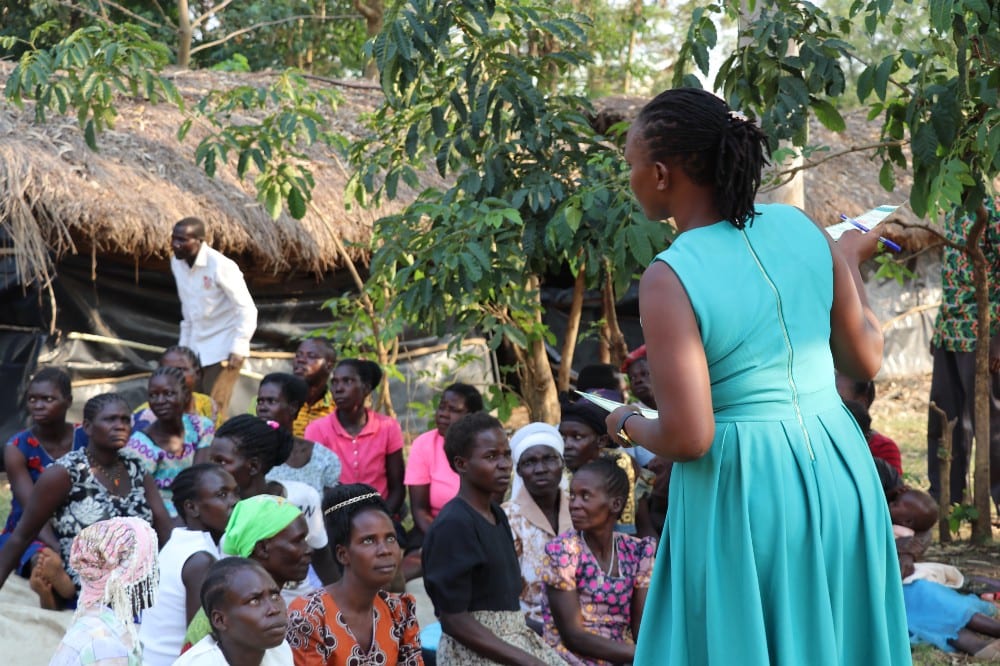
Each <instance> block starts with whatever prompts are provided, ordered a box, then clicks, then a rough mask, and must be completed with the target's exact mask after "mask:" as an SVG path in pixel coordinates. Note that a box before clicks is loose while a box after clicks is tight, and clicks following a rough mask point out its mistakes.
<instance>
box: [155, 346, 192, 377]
mask: <svg viewBox="0 0 1000 666" xmlns="http://www.w3.org/2000/svg"><path fill="white" fill-rule="evenodd" d="M170 354H178V355H180V356H183V357H184V358H186V359H187V360H188V363H190V364H191V367H192V368H193V369H194V371H195V373H196V374H197V375H198V377H199V378H200V377H201V376H202V367H201V357H199V356H198V352H196V351H195V350H193V349H191V348H190V347H185V346H184V345H173V346H172V347H167V348H166V349H164V350H163V353H162V354H160V363H163V359H165V358H166V357H167V356H169V355H170Z"/></svg>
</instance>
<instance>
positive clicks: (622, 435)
mask: <svg viewBox="0 0 1000 666" xmlns="http://www.w3.org/2000/svg"><path fill="white" fill-rule="evenodd" d="M633 416H642V414H640V413H639V412H629V413H628V414H626V415H625V416H623V417H622V420H621V421H619V422H618V432H616V433H615V434H616V435H617V436H618V439H620V440H622V441H623V442H625V445H626V446H630V447H631V446H635V442H634V441H632V438H631V437H629V436H628V433H627V432H625V423H626V422H627V421H628V420H629V419H630V418H632V417H633Z"/></svg>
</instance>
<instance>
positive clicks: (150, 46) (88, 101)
mask: <svg viewBox="0 0 1000 666" xmlns="http://www.w3.org/2000/svg"><path fill="white" fill-rule="evenodd" d="M55 27H57V26H56V25H55V24H53V23H51V22H50V23H43V24H42V25H40V26H38V27H37V28H36V29H35V30H34V31H32V33H31V35H30V37H29V39H28V40H27V41H26V42H25V43H24V45H25V46H27V47H28V48H27V49H26V50H25V51H24V53H23V54H22V55H21V57H20V59H19V60H18V64H17V66H16V67H15V68H14V70H13V71H12V72H11V74H10V76H9V77H8V79H7V86H6V90H5V92H6V95H7V97H8V98H9V99H10V100H11V101H12V102H14V103H15V104H17V105H18V106H19V107H22V108H23V107H24V100H34V101H35V118H36V120H37V121H38V122H44V121H45V117H46V113H47V112H49V111H52V110H55V111H57V112H58V113H61V114H65V113H67V112H69V111H75V112H76V117H77V122H78V123H79V124H80V128H81V129H82V130H83V132H84V137H85V139H86V141H87V145H88V146H90V147H91V149H93V150H97V135H98V134H99V133H100V132H101V131H103V130H104V129H105V128H106V127H112V126H113V125H114V119H115V116H116V115H117V112H116V111H115V96H116V95H117V94H120V93H124V94H127V95H130V96H132V97H139V98H144V99H148V100H149V101H151V102H154V103H156V102H158V101H160V100H163V99H166V100H169V101H171V102H173V103H175V104H178V105H182V104H183V102H182V100H181V97H180V95H179V94H178V93H177V90H176V89H175V88H174V85H173V83H171V82H170V80H169V79H167V78H165V77H163V76H160V75H159V74H158V72H159V71H160V68H161V67H162V66H163V65H164V64H165V63H166V62H167V59H168V57H169V53H168V51H167V49H166V47H164V46H163V44H160V43H159V42H155V41H153V40H151V39H150V37H149V35H148V34H146V32H145V31H144V30H143V29H142V28H140V27H138V26H135V25H113V24H112V25H104V24H101V25H94V26H90V27H87V28H81V29H79V30H77V31H75V32H73V33H72V34H71V35H69V36H68V37H66V38H65V39H63V40H61V41H59V42H58V43H56V44H55V45H54V46H51V47H49V48H45V49H41V48H36V47H35V44H36V42H37V40H38V39H39V38H40V37H42V36H44V35H45V34H47V33H49V32H50V31H52V30H53V29H54V28H55ZM18 41H19V40H18V39H17V38H13V37H8V38H4V39H3V40H2V44H3V46H4V48H11V47H12V46H13V45H14V44H15V43H17V42H18Z"/></svg>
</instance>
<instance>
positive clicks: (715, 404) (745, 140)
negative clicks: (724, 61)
mask: <svg viewBox="0 0 1000 666" xmlns="http://www.w3.org/2000/svg"><path fill="white" fill-rule="evenodd" d="M766 151H767V139H766V137H765V136H764V134H763V133H762V132H761V130H760V129H759V128H758V127H757V126H756V125H755V124H754V123H753V122H752V121H749V120H747V119H745V118H743V117H741V116H738V115H736V114H734V113H732V112H731V111H730V110H729V107H728V106H727V105H726V104H725V103H724V102H723V101H722V100H720V99H718V98H717V97H715V96H714V95H711V94H710V93H707V92H704V91H702V90H695V89H677V90H668V91H666V92H664V93H662V94H660V95H659V96H658V97H656V98H655V99H654V100H653V101H652V102H650V103H649V104H648V105H647V106H646V107H645V108H644V109H643V110H642V111H641V112H640V114H639V116H638V118H637V119H636V121H635V123H634V124H633V126H632V129H631V131H630V132H629V137H628V142H627V145H626V149H625V158H626V160H627V161H628V163H629V164H630V166H631V184H632V190H633V192H634V193H635V196H636V198H637V200H638V201H639V203H640V204H641V205H642V207H643V209H644V211H645V213H646V215H647V216H648V217H649V218H651V219H658V220H666V219H668V218H673V220H674V224H675V225H676V226H677V230H678V236H677V238H676V240H675V241H674V243H673V244H672V245H671V246H670V248H669V249H668V250H666V251H665V252H663V253H661V254H660V255H658V256H657V257H656V259H655V260H654V261H653V263H652V264H651V265H650V266H649V268H647V270H646V272H645V273H644V274H643V277H642V281H641V283H640V287H639V307H640V314H641V317H642V325H643V334H644V337H645V340H646V348H647V358H648V361H649V367H650V371H651V374H652V380H653V387H654V394H655V396H656V404H657V407H658V408H659V418H658V419H644V418H643V417H642V416H641V415H640V414H637V413H635V414H634V413H633V412H634V408H633V407H622V408H620V409H618V410H616V411H615V412H613V413H612V414H610V415H609V416H608V430H609V432H612V433H615V434H616V436H618V437H619V438H620V439H622V440H623V441H626V440H632V441H635V442H638V443H641V444H642V445H643V446H644V447H646V448H648V449H651V450H652V451H653V452H654V453H656V454H658V455H660V456H663V457H665V458H668V459H670V460H672V461H674V462H675V464H674V466H673V472H672V476H671V479H670V500H669V505H668V506H669V508H668V516H667V526H666V528H665V529H664V533H663V539H662V541H661V543H660V547H659V552H658V555H657V561H656V565H655V568H654V572H653V579H652V582H651V585H650V590H649V596H648V600H647V603H646V608H645V613H644V616H643V620H642V631H641V632H640V635H639V639H638V645H637V651H636V659H635V663H636V664H643V665H645V664H669V665H670V666H680V665H684V664H692V665H697V666H705V665H708V666H716V665H721V666H728V665H730V664H740V665H741V666H758V665H765V664H782V665H785V664H787V665H790V666H798V665H801V664H809V665H810V666H824V665H827V664H829V665H837V666H848V665H854V664H865V665H866V666H885V665H890V664H909V663H910V649H909V645H908V638H907V630H906V616H905V612H904V608H903V596H902V586H901V581H900V574H899V567H898V564H897V562H896V553H895V547H894V545H893V540H892V530H891V525H890V520H889V514H888V510H887V508H886V504H885V500H884V498H883V497H882V493H881V489H880V486H879V481H878V477H877V475H876V472H875V468H874V465H873V462H872V458H871V454H870V453H869V452H868V447H867V446H866V444H865V440H864V437H863V436H862V434H861V431H860V430H859V429H858V427H857V424H856V423H855V422H854V419H853V418H852V417H851V414H850V413H849V412H848V411H847V408H846V407H844V405H843V403H842V402H841V400H840V398H839V396H838V394H837V389H836V386H835V380H834V367H836V368H837V370H839V371H840V372H842V373H844V374H847V375H849V376H851V377H855V378H858V379H866V378H871V377H872V376H874V374H875V373H876V372H877V371H878V369H879V366H880V364H881V359H882V334H881V329H880V328H879V325H878V321H877V320H876V318H875V316H874V314H873V313H872V311H871V309H870V308H869V307H868V304H867V299H866V297H865V292H864V286H863V283H862V282H861V276H860V274H859V272H858V268H857V267H858V264H859V263H861V262H862V261H863V260H865V259H867V258H869V257H870V256H872V254H874V252H875V249H876V245H877V238H876V234H867V235H862V234H859V233H854V232H848V233H847V234H845V235H844V236H843V237H842V238H841V240H840V241H839V242H838V243H836V244H835V243H833V242H832V241H831V240H830V239H829V237H828V236H827V235H826V234H825V233H824V232H823V231H822V230H821V229H820V228H819V227H817V226H816V225H815V224H814V223H813V222H812V221H811V220H809V218H807V217H806V216H805V215H804V214H803V213H802V212H801V211H799V210H798V209H796V208H792V207H790V206H784V205H757V206H754V204H753V199H754V197H755V195H756V192H757V188H758V186H759V184H760V176H761V168H762V167H763V165H764V164H765V163H766Z"/></svg>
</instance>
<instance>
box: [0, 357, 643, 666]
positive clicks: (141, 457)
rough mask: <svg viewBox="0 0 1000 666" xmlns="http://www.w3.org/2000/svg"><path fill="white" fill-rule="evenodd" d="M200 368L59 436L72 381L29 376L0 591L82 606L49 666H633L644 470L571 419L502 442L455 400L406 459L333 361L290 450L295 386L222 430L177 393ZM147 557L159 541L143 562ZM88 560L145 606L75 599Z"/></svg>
mask: <svg viewBox="0 0 1000 666" xmlns="http://www.w3.org/2000/svg"><path fill="white" fill-rule="evenodd" d="M198 370H199V367H198V363H197V357H196V356H195V355H194V354H192V353H190V351H189V350H186V349H185V348H171V349H170V350H168V351H167V352H166V353H165V354H164V355H163V357H162V359H161V365H160V367H159V368H157V369H156V370H155V371H154V372H153V373H152V375H151V376H150V379H149V383H148V395H149V402H148V403H147V404H145V405H142V406H140V407H139V409H137V410H135V412H134V413H133V412H132V411H131V410H130V409H129V406H128V405H127V404H126V402H125V400H124V399H123V398H122V397H121V396H119V395H118V394H114V393H107V394H102V395H98V396H96V397H94V398H91V399H90V400H88V401H87V404H86V405H85V407H84V409H83V419H82V423H81V424H80V425H79V426H74V425H73V424H71V423H69V422H67V420H66V417H67V412H68V410H69V407H70V405H71V404H72V391H71V385H70V381H69V377H68V376H67V375H66V373H64V372H62V371H60V370H57V369H54V368H45V369H42V370H40V371H39V372H38V373H37V374H36V375H35V376H34V377H33V378H32V379H31V381H30V383H29V385H28V390H27V396H26V398H27V400H26V402H27V405H28V407H29V412H30V416H31V427H30V428H29V429H27V430H25V431H23V432H21V433H18V434H17V435H16V436H15V437H13V438H12V439H11V440H10V441H9V442H8V445H7V446H6V447H5V451H4V462H5V464H6V469H7V471H8V475H9V478H10V481H11V487H12V490H13V500H12V509H11V514H10V517H9V519H8V521H7V524H6V526H5V527H4V530H3V532H2V534H0V585H2V584H3V583H4V582H5V581H6V580H7V578H8V577H9V575H10V574H11V573H12V572H16V573H17V574H19V575H21V576H24V577H27V578H29V579H30V584H31V587H32V589H33V590H34V591H35V592H36V593H37V594H38V595H39V598H40V600H41V604H42V606H43V607H45V608H50V609H62V608H76V610H77V615H76V618H75V622H74V625H73V627H72V628H71V630H70V631H69V632H68V633H67V636H66V638H65V639H64V641H63V643H62V644H61V645H60V647H59V650H58V651H57V659H55V660H54V661H53V663H67V664H68V663H82V662H81V661H80V660H81V659H82V657H81V655H83V654H84V653H86V652H87V651H88V650H90V651H91V652H92V651H93V650H94V649H96V648H95V646H96V645H97V643H96V642H100V643H101V645H102V647H101V649H102V650H104V649H105V648H106V647H107V646H106V645H104V643H106V642H107V641H108V640H112V642H113V643H114V644H115V645H116V646H118V647H116V648H115V649H118V650H120V651H121V652H122V654H121V656H122V658H125V659H126V661H124V662H121V663H144V664H152V665H153V666H156V665H158V664H164V665H167V664H174V663H178V664H196V663H197V664H202V663H205V664H210V663H218V664H226V663H229V664H237V663H238V664H258V663H261V664H285V663H288V664H291V663H293V662H294V663H295V664H327V663H331V664H332V663H348V662H351V663H379V664H393V663H398V664H417V663H424V659H425V656H430V655H432V654H433V655H436V659H438V660H440V662H441V663H462V664H466V663H493V662H497V661H500V662H506V663H511V662H512V661H513V662H516V663H549V664H562V663H566V662H568V663H574V664H575V663H591V664H601V663H622V662H628V661H630V660H631V657H632V654H633V650H634V644H635V638H636V636H637V634H638V630H639V622H640V619H641V616H642V609H643V604H644V601H645V590H646V588H647V587H648V585H649V577H650V571H651V568H652V561H653V556H654V552H655V540H654V536H653V535H651V534H649V533H648V532H650V530H649V529H648V528H645V527H643V525H642V518H641V516H643V515H644V514H643V511H642V510H641V507H642V506H643V502H642V499H643V497H644V495H643V491H642V488H643V481H642V479H644V478H647V477H649V478H651V475H652V473H651V472H649V471H648V470H646V469H644V468H641V467H639V465H638V464H637V463H636V462H635V461H634V460H633V459H632V458H630V457H629V456H627V455H624V454H622V452H621V451H613V450H610V449H608V448H607V447H608V441H609V439H608V437H607V432H606V430H605V429H604V422H603V419H602V418H599V416H600V414H599V412H594V411H591V410H590V408H589V403H569V402H567V403H566V404H565V405H564V415H563V420H562V423H561V424H560V426H559V428H556V427H555V426H552V425H548V424H543V423H534V424H530V425H528V426H526V427H525V428H522V429H521V430H519V431H518V432H517V433H516V434H515V435H514V437H513V440H511V442H508V438H507V435H506V433H505V432H504V430H503V428H502V426H501V424H500V422H499V421H497V420H496V419H495V418H493V417H491V416H489V415H488V414H485V413H483V411H482V410H483V400H482V397H481V396H480V394H479V392H478V391H477V390H476V389H475V388H474V387H472V386H469V385H466V384H460V383H459V384H453V385H451V386H449V387H447V388H446V389H445V390H444V391H443V393H442V395H441V396H440V400H439V404H438V408H437V411H436V414H435V419H434V425H435V428H434V429H432V430H430V431H428V432H426V433H424V434H422V435H420V436H419V437H417V438H416V439H415V440H414V442H413V444H412V446H411V448H410V451H409V455H408V459H407V461H406V462H405V464H404V459H403V436H402V430H401V428H400V426H399V424H398V423H397V422H396V421H395V420H394V419H392V418H390V417H387V416H384V415H382V414H379V413H377V412H375V411H373V410H372V409H371V408H370V407H368V406H367V402H368V400H367V399H368V396H369V395H370V394H371V392H372V391H373V390H374V389H375V388H376V387H377V386H378V384H379V383H380V381H381V379H382V372H381V369H380V368H379V367H378V366H377V365H376V364H374V363H372V362H370V361H361V360H356V359H347V360H342V361H340V362H339V363H337V364H336V366H335V367H334V369H333V373H332V377H331V389H332V396H333V402H334V405H335V408H334V409H332V410H331V411H330V413H329V414H326V415H324V416H320V417H318V418H316V419H315V420H313V421H312V422H311V423H309V424H307V425H305V426H304V437H296V436H294V435H293V434H292V431H293V426H294V425H295V423H296V420H297V418H298V417H299V413H300V409H301V408H302V405H303V404H304V402H305V399H306V395H307V392H308V389H307V385H306V383H305V381H304V380H303V379H302V378H301V377H299V376H296V375H292V374H284V373H275V374H271V375H268V376H266V377H265V378H264V379H263V380H262V382H261V384H260V388H259V392H258V396H257V402H256V414H253V415H251V414H241V415H238V416H235V417H233V418H230V419H229V420H227V421H225V422H224V423H221V424H219V425H218V429H216V423H215V422H214V421H213V419H214V414H215V412H216V408H215V406H214V405H213V404H212V403H211V400H210V399H209V400H208V402H206V401H205V400H203V399H198V398H195V397H194V396H195V395H200V394H195V393H193V390H194V388H195V386H196V382H197V373H198ZM595 409H596V408H595ZM514 472H516V475H515V474H513V473H514ZM512 480H513V481H514V483H513V487H510V486H511V481H512ZM407 490H408V491H409V499H410V502H409V504H410V510H411V513H412V525H413V527H412V529H410V530H409V531H406V530H404V528H403V518H404V517H405V513H404V511H405V509H404V500H405V495H406V491H407ZM647 494H648V491H647ZM504 497H509V500H508V501H507V502H505V503H504V504H503V507H502V508H501V506H500V504H499V502H501V501H502V500H503V498H504ZM130 521H131V522H130ZM136 524H141V525H142V526H143V527H142V528H139V527H137V526H136ZM147 533H148V534H147ZM637 533H638V534H639V536H636V534H637ZM149 535H152V536H151V537H150V536H149ZM149 541H151V542H152V543H153V544H154V545H155V544H157V543H158V544H160V545H161V546H162V548H160V549H159V555H158V557H157V553H156V550H157V549H156V548H154V549H153V552H152V555H151V556H150V555H149V554H148V553H145V552H143V555H142V556H143V557H145V558H147V559H148V558H149V557H152V564H149V563H146V564H144V565H143V566H141V567H139V563H138V562H137V561H136V558H138V556H139V550H141V547H144V546H143V544H145V543H146V542H149ZM95 544H101V545H100V547H101V548H105V549H107V548H108V544H113V545H114V546H115V548H121V549H122V551H123V552H122V553H121V556H122V557H126V555H127V554H126V553H125V552H124V551H125V550H129V553H130V555H128V556H129V557H131V558H132V559H129V560H128V561H129V565H128V567H138V568H136V575H137V576H138V575H140V574H141V576H142V577H143V580H147V579H148V580H150V581H153V582H155V585H154V587H155V589H151V590H144V594H145V596H143V598H142V599H139V598H132V597H133V596H134V594H133V593H135V592H136V590H135V588H134V586H132V587H128V590H127V591H128V593H129V594H128V595H124V596H123V595H122V594H118V595H117V596H116V595H115V594H110V591H109V590H103V589H98V590H96V591H95V590H94V589H89V588H88V586H89V585H90V584H91V583H93V581H95V580H96V581H98V582H99V583H101V584H106V583H108V580H109V578H108V576H107V575H104V576H100V575H96V574H94V572H93V571H90V572H89V573H90V574H94V576H93V577H91V578H88V575H87V572H85V571H84V570H83V569H81V566H83V565H82V564H80V563H81V562H83V561H84V559H85V558H84V559H81V557H82V555H81V554H80V552H78V551H80V549H81V548H84V546H85V545H86V547H87V548H89V549H91V550H93V549H94V548H95V547H98V546H96V545H95ZM126 546H127V548H126ZM137 549H139V550H137ZM147 550H148V548H147ZM86 566H88V567H90V569H91V570H92V569H94V568H95V567H97V568H99V566H108V567H111V566H112V563H111V560H106V561H105V560H102V561H101V562H99V563H95V562H89V563H88V564H87V565H86ZM150 566H152V567H154V568H157V569H158V578H157V577H156V576H152V578H150V575H151V574H150V569H149V567H150ZM128 567H124V568H128ZM122 568H123V567H119V569H122ZM112 569H113V567H112ZM105 573H107V572H105ZM421 575H422V576H423V583H424V586H425V588H426V590H427V593H428V596H429V597H430V599H431V601H432V602H433V604H434V611H435V614H436V615H437V616H438V618H439V620H440V627H439V629H440V631H439V639H438V638H434V637H433V632H431V633H426V632H425V637H426V638H425V642H426V643H437V646H436V648H437V649H436V651H435V650H434V646H433V645H424V647H423V649H422V647H421V640H420V628H419V627H418V625H417V620H416V602H415V600H414V598H413V597H412V596H410V595H408V594H406V593H405V592H402V590H404V589H405V580H409V579H412V578H415V577H418V576H421ZM116 576H117V575H116ZM116 576H112V578H115V577H116ZM108 587H110V585H108ZM119 592H120V590H119ZM109 594H110V596H109ZM126 596H128V599H126V598H125V597H126ZM123 605H125V609H124V610H123V608H122V607H121V606H123ZM140 608H141V609H143V611H142V613H141V614H138V615H136V616H135V617H133V611H138V610H139V609H140ZM241 609H242V610H241ZM133 620H138V622H133ZM279 627H280V628H281V631H279V630H278V628H279ZM109 637H110V638H109ZM428 639H429V640H428ZM88 641H90V642H89V643H88ZM427 648H430V649H429V650H428V649H427ZM59 659H61V661H58V660H59ZM74 660H75V661H74Z"/></svg>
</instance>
